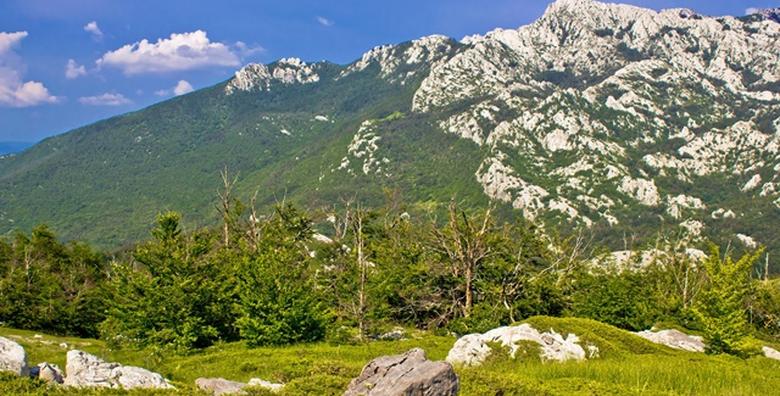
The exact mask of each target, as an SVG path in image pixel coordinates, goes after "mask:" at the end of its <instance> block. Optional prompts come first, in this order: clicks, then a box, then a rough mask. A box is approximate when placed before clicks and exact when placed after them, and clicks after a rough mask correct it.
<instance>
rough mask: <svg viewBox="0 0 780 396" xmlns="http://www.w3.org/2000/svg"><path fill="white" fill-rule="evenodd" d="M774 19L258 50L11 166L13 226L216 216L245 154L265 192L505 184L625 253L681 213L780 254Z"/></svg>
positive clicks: (611, 25)
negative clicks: (220, 193)
mask: <svg viewBox="0 0 780 396" xmlns="http://www.w3.org/2000/svg"><path fill="white" fill-rule="evenodd" d="M776 15H777V12H776V11H773V10H768V11H764V12H762V13H760V14H756V15H751V16H747V17H740V18H734V17H722V18H711V17H705V16H701V15H698V14H696V13H695V12H693V11H691V10H684V9H675V10H667V11H663V12H655V11H652V10H646V9H642V8H637V7H632V6H625V5H616V4H604V3H599V2H595V1H591V0H559V1H557V2H555V3H553V4H552V5H551V6H550V7H549V8H548V10H547V12H546V13H545V15H544V16H542V17H541V18H540V19H539V20H538V21H536V22H534V23H533V24H531V25H528V26H524V27H521V28H519V29H517V30H496V31H493V32H490V33H488V34H486V35H481V36H479V35H478V36H472V37H467V38H465V39H464V40H462V41H461V42H456V41H454V40H451V39H448V38H446V37H442V36H430V37H425V38H422V39H419V40H414V41H412V42H407V43H403V44H400V45H396V46H383V47H377V48H374V49H372V50H371V51H369V52H367V53H366V54H365V55H364V56H363V57H362V58H361V59H360V60H358V61H356V62H354V63H352V64H350V65H346V66H339V65H334V64H329V63H315V64H306V63H303V62H301V61H299V60H297V59H282V60H280V61H278V62H275V63H272V64H270V65H254V64H253V65H248V66H246V67H244V68H243V69H241V70H239V71H238V72H237V73H236V76H235V77H234V78H233V79H231V80H229V81H227V82H225V83H222V84H218V85H216V86H214V87H211V88H208V89H204V90H201V91H197V92H194V93H192V94H189V95H186V96H183V97H178V98H175V99H172V100H170V101H167V102H164V103H161V104H158V105H155V106H152V107H150V108H148V109H145V110H142V111H139V112H135V113H131V114H127V115H124V116H121V117H116V118H112V119H109V120H106V121H102V122H99V123H97V124H94V125H90V126H87V127H84V128H80V129H78V130H75V131H73V132H70V133H67V134H65V135H61V136H58V137H54V138H51V139H47V140H45V141H44V142H42V143H40V144H38V145H36V146H35V147H33V148H32V149H30V150H28V151H26V152H24V153H23V154H21V155H18V156H14V157H10V158H5V159H2V160H0V233H2V232H7V231H9V230H11V229H13V228H15V227H23V228H28V227H30V226H32V225H33V224H35V223H38V222H48V223H51V224H52V225H53V226H55V228H56V229H58V230H60V231H62V232H64V233H65V235H66V236H68V237H79V238H86V239H90V240H93V241H96V242H98V243H100V244H102V245H109V246H115V245H116V244H119V243H123V242H125V241H128V240H132V239H134V238H137V237H138V236H140V235H143V233H144V232H145V229H146V226H147V224H148V223H149V222H150V221H151V220H152V218H153V216H154V214H155V213H156V212H157V211H159V210H162V209H166V208H171V209H176V210H181V211H184V212H186V213H192V214H193V215H192V216H190V220H191V221H192V222H195V223H209V222H211V221H214V215H213V209H212V202H213V197H214V191H215V189H216V185H217V172H218V170H219V169H220V168H222V166H223V165H228V166H229V167H230V168H231V169H233V170H236V171H240V172H241V176H242V184H241V185H240V189H241V192H242V193H243V194H244V196H248V195H249V194H250V193H251V192H253V191H254V190H255V189H256V188H259V189H260V190H259V197H261V198H262V200H263V202H264V203H269V202H272V201H273V199H274V197H282V196H287V197H288V198H289V199H293V200H296V201H299V202H301V203H303V204H304V205H307V206H314V207H318V206H327V205H330V204H332V203H334V202H335V201H338V199H339V197H341V196H344V195H352V194H355V193H356V192H358V193H359V194H360V196H361V197H362V198H363V199H365V200H367V201H368V202H371V203H377V202H380V200H381V199H382V188H383V187H390V188H395V189H398V190H400V191H401V192H402V193H403V194H404V196H405V198H406V200H407V201H409V202H411V203H412V204H416V205H429V204H430V203H434V202H440V201H446V200H447V199H448V198H449V197H450V196H452V195H453V194H458V196H459V197H461V198H464V199H467V200H468V201H469V202H471V203H472V204H475V205H480V204H485V203H486V202H487V201H488V199H491V200H494V201H497V202H502V203H504V204H505V205H506V206H511V207H514V208H515V209H517V213H522V214H523V215H524V216H525V217H526V218H529V219H534V220H536V221H538V222H539V223H540V224H542V225H546V226H547V227H550V229H552V227H554V226H556V225H561V224H567V225H572V226H575V227H581V228H583V229H586V230H590V231H591V232H592V233H594V234H595V235H597V236H598V237H599V238H600V240H601V241H604V242H606V243H608V244H610V245H611V246H613V247H618V246H623V245H624V244H625V243H626V241H630V240H631V239H632V237H631V236H632V235H633V236H634V237H635V239H637V240H642V239H643V238H644V239H646V238H647V237H648V236H650V235H651V234H652V232H653V231H655V230H658V229H660V228H666V229H669V228H671V229H680V230H681V232H683V233H685V234H687V236H688V237H689V238H691V239H693V240H697V239H700V238H703V237H705V236H706V237H711V238H714V239H715V240H717V241H719V242H723V243H726V242H728V241H732V240H733V241H734V243H735V246H740V247H751V246H753V245H754V244H767V245H769V246H770V247H771V248H772V249H773V251H777V253H780V250H777V249H778V248H780V240H778V237H777V234H776V232H775V231H774V229H775V227H776V225H777V224H780V186H779V185H778V183H780V178H779V177H778V173H779V172H780V41H779V39H780V23H778V22H777V21H776V18H774V16H776ZM565 229H566V230H571V226H567V227H565Z"/></svg>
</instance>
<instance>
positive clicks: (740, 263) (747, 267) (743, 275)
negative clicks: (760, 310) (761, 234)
mask: <svg viewBox="0 0 780 396" xmlns="http://www.w3.org/2000/svg"><path fill="white" fill-rule="evenodd" d="M762 253H763V250H759V251H757V252H755V253H753V254H745V255H744V256H742V258H740V259H739V260H737V261H736V262H735V261H733V260H732V259H731V257H730V256H726V257H724V258H723V259H721V258H720V250H719V249H718V248H717V247H716V246H712V248H711V250H710V255H709V256H708V257H707V259H706V260H704V262H703V263H702V264H703V266H704V269H705V271H706V274H707V278H708V281H709V285H708V286H709V287H708V288H707V289H705V290H704V292H703V293H702V296H701V298H700V299H699V300H698V302H697V304H696V306H695V307H694V314H695V315H696V317H697V318H698V320H699V322H701V324H702V326H703V330H704V338H705V340H706V343H707V352H709V353H716V354H717V353H728V354H732V355H737V356H742V357H746V356H749V355H752V354H754V353H756V352H757V349H758V348H757V347H756V344H755V340H753V339H752V338H751V337H750V328H749V323H748V320H747V315H746V311H745V305H746V303H747V299H748V297H749V295H750V294H751V288H752V287H753V280H752V279H751V277H750V273H751V271H752V269H753V264H754V263H755V262H756V260H757V259H758V257H759V256H760V255H761V254H762Z"/></svg>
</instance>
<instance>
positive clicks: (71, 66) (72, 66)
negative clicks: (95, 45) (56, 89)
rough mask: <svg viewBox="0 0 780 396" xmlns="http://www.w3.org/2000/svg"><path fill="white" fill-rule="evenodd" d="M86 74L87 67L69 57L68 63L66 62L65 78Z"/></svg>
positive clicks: (74, 77) (69, 78) (70, 78)
mask: <svg viewBox="0 0 780 396" xmlns="http://www.w3.org/2000/svg"><path fill="white" fill-rule="evenodd" d="M86 75H87V68H86V67H84V65H79V64H78V63H76V61H75V60H73V59H68V63H67V64H65V78H67V79H68V80H73V79H76V78H79V77H81V76H86Z"/></svg>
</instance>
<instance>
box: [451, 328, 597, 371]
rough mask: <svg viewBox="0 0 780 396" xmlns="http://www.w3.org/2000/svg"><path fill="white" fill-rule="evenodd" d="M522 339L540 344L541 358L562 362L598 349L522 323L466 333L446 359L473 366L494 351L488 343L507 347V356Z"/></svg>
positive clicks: (573, 338) (517, 348)
mask: <svg viewBox="0 0 780 396" xmlns="http://www.w3.org/2000/svg"><path fill="white" fill-rule="evenodd" d="M521 341H530V342H533V343H536V344H538V345H539V357H540V358H541V359H543V360H552V361H558V362H563V361H566V360H585V359H587V358H589V357H590V358H592V357H596V356H598V348H597V347H596V346H595V345H588V346H587V349H588V351H587V352H586V351H585V348H583V347H582V346H581V345H580V344H579V338H578V337H577V336H576V335H574V334H569V335H568V336H566V338H564V337H563V336H562V335H560V334H558V333H556V332H555V331H553V330H550V331H549V332H544V333H540V332H539V331H538V330H536V329H534V328H533V327H532V326H531V325H529V324H527V323H524V324H521V325H519V326H504V327H499V328H496V329H493V330H490V331H488V332H487V333H484V334H469V335H466V336H463V337H461V338H460V339H458V340H457V341H456V342H455V345H453V347H452V349H450V352H449V353H448V354H447V361H448V362H450V363H452V364H458V365H464V366H474V365H479V364H482V363H483V362H484V361H485V359H487V358H488V356H490V354H491V353H493V349H492V348H491V347H490V345H489V344H491V343H499V344H501V345H502V346H503V347H506V348H508V349H509V353H510V356H512V357H513V358H514V357H515V355H516V353H517V351H518V350H519V348H520V347H519V345H518V343H520V342H521Z"/></svg>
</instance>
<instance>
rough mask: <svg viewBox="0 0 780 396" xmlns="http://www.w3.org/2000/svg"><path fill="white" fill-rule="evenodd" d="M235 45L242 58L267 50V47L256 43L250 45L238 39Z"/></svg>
mask: <svg viewBox="0 0 780 396" xmlns="http://www.w3.org/2000/svg"><path fill="white" fill-rule="evenodd" d="M234 47H236V50H237V51H238V53H239V55H240V56H241V57H242V58H243V57H246V56H252V55H255V54H261V53H263V52H265V48H263V47H262V46H259V45H257V44H255V45H252V46H251V47H250V46H248V45H247V44H246V43H245V42H243V41H236V44H235V45H234Z"/></svg>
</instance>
